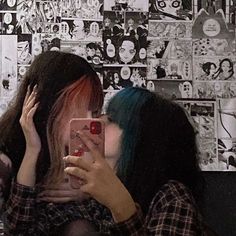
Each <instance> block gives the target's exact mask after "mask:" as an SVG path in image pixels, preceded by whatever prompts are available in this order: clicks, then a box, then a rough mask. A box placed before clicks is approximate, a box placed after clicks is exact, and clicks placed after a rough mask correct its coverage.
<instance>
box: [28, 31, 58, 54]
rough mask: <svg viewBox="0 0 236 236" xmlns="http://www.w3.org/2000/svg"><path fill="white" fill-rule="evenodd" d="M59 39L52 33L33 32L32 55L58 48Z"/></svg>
mask: <svg viewBox="0 0 236 236" xmlns="http://www.w3.org/2000/svg"><path fill="white" fill-rule="evenodd" d="M60 44H61V39H60V38H59V37H57V36H55V35H54V34H43V33H42V34H33V37H32V55H33V57H35V56H37V55H38V54H40V53H42V52H46V51H49V50H51V51H52V50H55V51H58V50H60Z"/></svg>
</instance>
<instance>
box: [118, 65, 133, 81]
mask: <svg viewBox="0 0 236 236" xmlns="http://www.w3.org/2000/svg"><path fill="white" fill-rule="evenodd" d="M120 75H121V78H122V79H124V80H127V79H129V78H130V75H131V70H130V68H129V67H128V66H123V67H122V68H121V70H120Z"/></svg>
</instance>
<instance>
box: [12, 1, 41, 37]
mask: <svg viewBox="0 0 236 236" xmlns="http://www.w3.org/2000/svg"><path fill="white" fill-rule="evenodd" d="M39 18H40V14H39V10H38V9H37V6H36V1H35V0H18V1H17V17H16V19H17V24H16V29H17V33H18V34H30V33H31V34H33V33H37V32H39V31H40V29H39V28H40V27H39V26H40V24H39V23H38V21H39Z"/></svg>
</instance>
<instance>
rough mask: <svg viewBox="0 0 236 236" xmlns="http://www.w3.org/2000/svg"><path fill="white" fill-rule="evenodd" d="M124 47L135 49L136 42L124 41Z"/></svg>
mask: <svg viewBox="0 0 236 236" xmlns="http://www.w3.org/2000/svg"><path fill="white" fill-rule="evenodd" d="M122 47H124V48H125V47H134V42H132V41H130V40H124V41H123V42H122Z"/></svg>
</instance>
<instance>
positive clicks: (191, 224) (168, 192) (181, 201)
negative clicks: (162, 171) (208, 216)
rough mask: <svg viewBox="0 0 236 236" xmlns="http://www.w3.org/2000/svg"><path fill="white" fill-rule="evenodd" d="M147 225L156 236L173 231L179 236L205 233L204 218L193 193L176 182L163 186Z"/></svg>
mask: <svg viewBox="0 0 236 236" xmlns="http://www.w3.org/2000/svg"><path fill="white" fill-rule="evenodd" d="M146 225H147V228H148V230H149V231H151V232H155V233H156V234H155V235H164V232H165V233H167V232H173V230H174V231H176V232H177V231H178V232H179V235H191V236H192V235H194V236H195V235H199V236H200V235H202V233H203V223H202V216H201V214H200V212H199V210H198V208H197V206H196V203H195V201H194V199H193V196H192V194H191V191H190V190H189V189H188V188H187V187H186V186H185V185H183V184H182V183H180V182H178V181H174V180H171V181H169V182H168V183H166V184H165V185H163V186H162V187H161V189H160V190H159V191H158V192H157V194H156V195H155V197H154V198H153V200H152V203H151V205H150V208H149V211H148V214H147V216H146ZM186 232H188V233H186ZM158 233H159V234H158Z"/></svg>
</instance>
